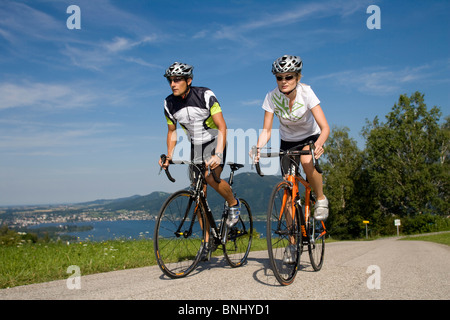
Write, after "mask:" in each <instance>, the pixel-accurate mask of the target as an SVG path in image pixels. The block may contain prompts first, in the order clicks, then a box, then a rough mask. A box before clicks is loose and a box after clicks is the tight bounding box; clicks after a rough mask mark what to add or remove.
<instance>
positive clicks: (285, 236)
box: [266, 181, 302, 286]
mask: <svg viewBox="0 0 450 320" xmlns="http://www.w3.org/2000/svg"><path fill="white" fill-rule="evenodd" d="M288 195H291V188H290V185H289V184H288V183H287V182H286V181H282V182H280V183H278V184H277V185H276V186H275V187H274V189H273V191H272V194H271V196H270V200H269V205H268V211H267V225H266V226H267V235H266V237H267V249H268V252H269V260H270V264H271V267H272V271H273V274H274V276H275V278H276V279H277V280H278V282H279V283H280V284H281V285H283V286H287V285H290V284H291V283H292V282H293V281H294V279H295V276H296V275H297V271H298V266H299V263H300V255H301V250H302V242H301V236H300V227H299V225H300V215H299V213H298V210H295V215H294V220H293V221H292V218H288V220H286V217H287V216H288V217H289V216H291V215H287V213H288V212H287V210H286V205H285V204H284V205H283V198H284V202H286V197H287V196H288ZM289 198H290V197H289ZM289 220H290V221H289ZM288 245H293V248H294V250H295V251H294V253H293V255H292V253H291V259H288V257H287V254H288V250H287V249H288Z"/></svg>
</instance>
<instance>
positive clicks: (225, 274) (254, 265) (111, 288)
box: [0, 238, 450, 300]
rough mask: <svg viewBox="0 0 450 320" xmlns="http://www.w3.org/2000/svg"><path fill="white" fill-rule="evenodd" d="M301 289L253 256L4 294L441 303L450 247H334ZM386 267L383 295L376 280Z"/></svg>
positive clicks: (446, 290) (261, 255) (449, 280)
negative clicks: (187, 270) (176, 271)
mask: <svg viewBox="0 0 450 320" xmlns="http://www.w3.org/2000/svg"><path fill="white" fill-rule="evenodd" d="M301 263H302V268H301V270H300V271H299V273H298V274H297V278H296V280H295V282H294V283H293V284H292V285H290V286H287V287H282V286H280V285H278V283H277V281H276V279H275V277H274V276H273V274H272V272H271V270H270V267H269V260H268V255H267V252H265V251H261V252H252V253H250V256H249V261H248V264H247V265H245V266H243V267H241V268H237V269H231V268H229V267H228V266H227V265H226V262H225V261H224V260H223V259H222V258H213V260H212V261H210V262H206V263H202V264H200V266H199V267H198V268H197V270H196V271H194V272H193V273H192V274H191V275H190V276H188V277H186V278H184V279H177V280H171V279H168V278H166V277H165V276H163V275H162V273H161V272H160V270H159V268H158V267H157V266H156V267H146V268H138V269H130V270H123V271H115V272H109V273H102V274H95V275H87V276H82V277H81V289H78V290H77V289H75V290H69V289H67V285H66V280H60V281H53V282H48V283H42V284H34V285H28V286H21V287H14V288H10V289H2V290H0V299H64V300H77V299H163V300H165V299H171V300H185V299H189V300H209V299H220V300H235V299H239V300H242V299H245V300H265V299H270V300H274V299H275V300H297V299H357V300H366V299H442V300H448V299H449V298H450V277H449V276H450V268H449V266H450V247H449V246H445V245H440V244H435V243H431V242H423V241H400V240H397V239H396V238H390V239H383V240H375V241H367V242H366V241H348V242H335V243H330V244H327V246H326V254H325V263H324V266H323V268H322V270H321V271H319V272H314V271H313V269H312V267H311V266H310V264H309V257H308V255H307V254H303V255H302V262H301ZM373 265H375V266H378V267H379V269H378V270H379V275H380V277H379V280H380V282H379V286H380V289H376V288H373V289H370V288H369V287H370V286H372V287H373V285H374V284H376V282H374V281H369V287H368V284H367V282H368V279H369V278H370V279H372V280H373V279H374V278H375V276H376V273H374V272H375V271H371V273H366V272H367V269H368V268H369V266H373Z"/></svg>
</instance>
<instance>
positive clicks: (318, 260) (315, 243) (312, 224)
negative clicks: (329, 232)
mask: <svg viewBox="0 0 450 320" xmlns="http://www.w3.org/2000/svg"><path fill="white" fill-rule="evenodd" d="M311 208H312V207H311ZM324 230H325V228H324V222H323V221H317V220H316V219H314V218H313V217H312V216H311V217H309V221H308V227H307V232H308V235H309V239H310V241H309V243H308V253H309V260H310V261H311V265H312V267H313V269H314V271H319V270H320V269H322V265H323V259H324V256H325V234H324V233H323V232H324Z"/></svg>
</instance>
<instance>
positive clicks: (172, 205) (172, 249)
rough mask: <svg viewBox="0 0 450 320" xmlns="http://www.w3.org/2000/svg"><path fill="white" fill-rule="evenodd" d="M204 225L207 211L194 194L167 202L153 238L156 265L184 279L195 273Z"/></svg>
mask: <svg viewBox="0 0 450 320" xmlns="http://www.w3.org/2000/svg"><path fill="white" fill-rule="evenodd" d="M204 225H205V223H204V214H203V208H202V206H200V205H198V204H197V203H196V201H195V198H194V196H193V194H192V192H189V191H186V190H180V191H177V192H175V193H174V194H172V195H171V196H170V197H169V198H168V199H167V200H166V201H165V202H164V204H163V206H162V207H161V210H160V212H159V215H158V219H157V220H156V225H155V232H154V236H153V243H154V249H155V255H156V261H157V262H158V265H159V267H160V269H161V270H162V272H164V274H166V275H167V276H168V277H170V278H182V277H185V276H187V275H188V274H189V273H190V272H192V270H194V269H195V267H196V266H197V264H198V262H199V260H200V256H201V252H202V249H203V245H204V238H205V230H203V229H204V228H202V226H204Z"/></svg>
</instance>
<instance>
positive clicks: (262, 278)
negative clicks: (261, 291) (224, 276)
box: [159, 253, 315, 287]
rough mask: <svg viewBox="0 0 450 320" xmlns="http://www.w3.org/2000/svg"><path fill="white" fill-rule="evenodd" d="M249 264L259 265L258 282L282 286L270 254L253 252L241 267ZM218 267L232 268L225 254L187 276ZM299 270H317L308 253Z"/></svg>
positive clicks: (255, 276) (201, 263)
mask: <svg viewBox="0 0 450 320" xmlns="http://www.w3.org/2000/svg"><path fill="white" fill-rule="evenodd" d="M249 266H251V267H252V268H255V266H256V267H257V270H255V271H254V272H253V274H252V278H253V279H254V280H255V281H256V282H258V283H260V284H263V285H266V286H270V287H282V285H281V284H280V283H279V282H278V280H277V279H276V278H275V275H274V274H273V271H272V267H271V264H270V260H269V256H268V255H267V256H262V257H261V256H254V255H252V253H250V255H249V256H248V258H247V261H246V262H245V264H244V265H242V266H241V267H239V268H246V267H249ZM217 268H227V269H232V268H231V267H230V265H229V264H228V262H227V260H226V259H225V257H224V256H215V257H211V259H210V260H209V261H201V262H200V263H199V264H198V265H197V267H196V268H195V270H193V271H192V272H191V273H190V274H189V275H188V276H186V278H190V277H195V276H198V275H200V274H201V273H203V272H205V271H211V270H213V269H217ZM298 272H315V271H314V270H313V268H312V265H311V263H310V261H309V258H308V256H307V255H306V257H305V256H304V255H303V254H302V256H301V257H300V266H299V270H298ZM159 278H160V279H161V280H173V279H171V278H169V277H167V276H166V275H164V274H161V275H160V277H159Z"/></svg>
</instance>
